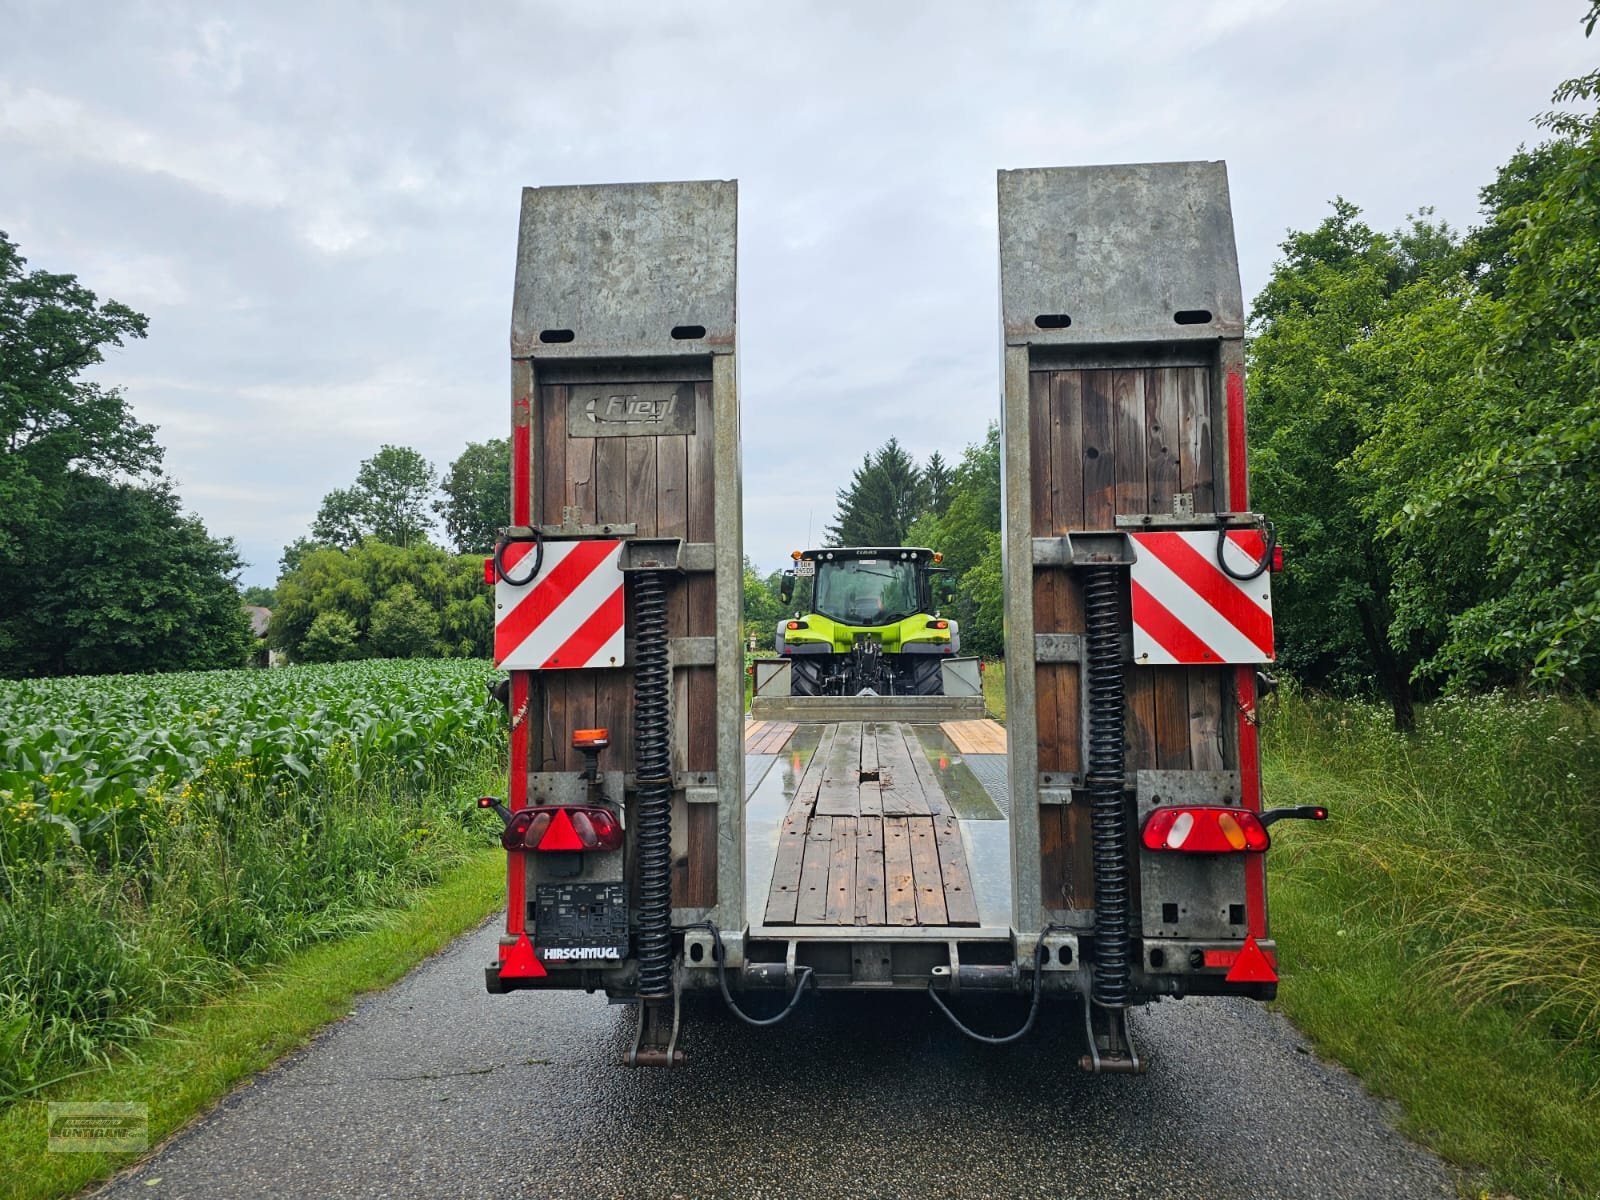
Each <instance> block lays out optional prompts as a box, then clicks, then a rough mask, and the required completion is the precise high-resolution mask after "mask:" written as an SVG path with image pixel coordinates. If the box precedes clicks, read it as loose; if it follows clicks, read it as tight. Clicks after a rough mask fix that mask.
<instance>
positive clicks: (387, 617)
mask: <svg viewBox="0 0 1600 1200" xmlns="http://www.w3.org/2000/svg"><path fill="white" fill-rule="evenodd" d="M367 637H368V641H369V643H370V644H371V646H372V650H373V653H375V654H377V655H379V656H380V657H382V658H423V657H425V656H427V655H429V654H431V653H433V652H434V644H435V642H436V641H437V640H438V637H439V614H438V613H437V612H435V611H434V610H433V609H432V608H430V607H429V606H428V605H427V604H425V603H423V600H422V598H421V597H420V596H418V595H417V590H416V588H414V587H412V586H411V585H410V584H409V583H400V584H396V585H395V586H394V587H392V588H390V589H389V593H388V595H386V596H384V598H383V599H382V600H379V601H378V602H377V603H376V604H374V605H373V606H372V623H371V626H370V628H369V630H368V635H367Z"/></svg>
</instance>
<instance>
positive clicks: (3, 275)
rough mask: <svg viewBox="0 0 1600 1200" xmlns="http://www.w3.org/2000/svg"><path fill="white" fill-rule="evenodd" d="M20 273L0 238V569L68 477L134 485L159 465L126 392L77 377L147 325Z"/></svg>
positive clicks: (121, 309) (68, 283)
mask: <svg viewBox="0 0 1600 1200" xmlns="http://www.w3.org/2000/svg"><path fill="white" fill-rule="evenodd" d="M26 266H27V259H25V258H23V257H22V255H21V254H20V253H18V251H17V247H16V245H15V243H13V242H12V241H11V240H10V239H9V238H8V237H6V235H5V234H4V233H3V232H0V565H3V564H6V563H11V564H15V563H17V562H18V561H19V559H18V556H19V555H21V554H22V553H23V547H24V545H25V544H26V543H28V542H29V541H30V540H31V537H32V523H33V522H35V521H37V520H39V519H40V518H41V517H43V516H45V515H47V514H48V512H49V509H50V507H51V499H50V498H51V495H52V493H53V492H54V490H55V489H56V488H58V487H59V486H60V484H61V482H62V481H63V479H64V478H65V477H66V475H67V473H68V472H70V471H86V472H89V473H93V474H99V475H106V476H110V475H115V474H122V475H127V476H134V477H137V476H142V475H145V474H147V473H150V472H154V471H155V470H156V469H157V468H158V467H159V465H160V462H161V448H160V447H159V446H158V445H156V441H155V430H154V428H152V427H151V426H149V425H142V424H140V423H139V422H137V421H135V420H134V419H133V414H132V413H131V412H130V411H129V410H128V405H127V402H126V400H124V399H123V396H122V393H121V392H120V391H119V390H118V389H116V388H107V387H103V386H101V385H100V384H96V383H91V382H89V381H87V380H85V379H82V378H80V376H81V375H82V373H83V372H84V371H85V370H87V369H88V368H90V367H92V366H96V365H97V364H99V363H101V362H103V361H105V355H104V350H105V348H106V347H107V346H122V345H124V344H125V340H126V339H129V338H142V337H144V336H145V331H146V329H147V328H148V324H149V322H148V321H147V319H146V318H145V317H144V316H143V315H141V314H139V313H136V312H134V311H133V310H132V309H131V308H128V307H126V306H125V305H122V304H118V303H117V302H116V301H115V300H108V301H106V302H105V303H104V304H101V303H99V302H98V301H97V299H96V297H95V294H94V293H93V292H91V291H90V290H89V289H88V288H86V287H84V286H83V285H82V284H80V283H79V282H78V280H77V278H76V277H75V276H72V275H55V274H50V273H49V272H46V271H31V272H30V271H26V270H25V268H26Z"/></svg>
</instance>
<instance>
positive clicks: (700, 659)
mask: <svg viewBox="0 0 1600 1200" xmlns="http://www.w3.org/2000/svg"><path fill="white" fill-rule="evenodd" d="M667 659H668V661H669V662H670V663H671V664H672V665H673V666H674V667H714V666H716V665H717V639H716V638H714V637H675V638H670V639H668V641H667Z"/></svg>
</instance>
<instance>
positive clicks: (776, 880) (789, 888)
mask: <svg viewBox="0 0 1600 1200" xmlns="http://www.w3.org/2000/svg"><path fill="white" fill-rule="evenodd" d="M805 848H806V818H805V817H803V816H799V815H797V814H796V813H794V812H793V811H792V810H791V812H790V813H789V815H788V816H787V817H785V818H784V821H783V827H782V828H781V829H779V831H778V857H777V861H776V862H774V863H773V866H772V886H771V887H770V888H769V889H768V890H767V910H766V913H765V915H764V916H763V917H762V920H763V922H764V923H766V924H768V925H793V924H794V918H795V911H796V905H797V904H798V903H799V900H800V864H801V861H802V859H803V858H804V855H805Z"/></svg>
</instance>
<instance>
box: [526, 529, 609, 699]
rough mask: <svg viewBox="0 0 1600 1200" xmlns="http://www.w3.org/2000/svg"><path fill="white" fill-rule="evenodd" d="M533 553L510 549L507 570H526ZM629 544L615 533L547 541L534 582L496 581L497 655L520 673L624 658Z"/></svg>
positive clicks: (530, 549) (604, 664)
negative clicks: (625, 550)
mask: <svg viewBox="0 0 1600 1200" xmlns="http://www.w3.org/2000/svg"><path fill="white" fill-rule="evenodd" d="M532 553H533V546H532V545H531V544H529V543H525V542H518V543H514V544H513V545H510V546H507V547H506V551H505V571H506V574H508V575H510V576H512V577H513V578H516V577H518V576H520V575H521V574H523V573H525V572H526V570H527V568H526V566H523V565H521V564H522V563H523V560H524V559H526V558H527V557H528V556H529V555H530V554H532ZM625 633H626V629H625V627H624V623H623V592H622V543H621V542H620V541H617V540H615V539H609V538H607V539H600V538H597V539H593V540H584V541H570V542H545V544H544V561H543V563H541V564H540V567H539V574H538V575H536V576H535V577H534V578H533V580H532V581H530V582H528V583H525V584H523V585H522V586H520V587H518V586H516V585H514V584H510V583H507V582H506V581H505V580H504V579H498V580H496V581H495V585H494V661H495V665H496V666H500V667H504V668H506V669H507V670H515V671H551V670H576V669H578V668H581V667H620V666H622V664H623V661H624V659H623V652H622V639H623V636H624V634H625Z"/></svg>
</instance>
